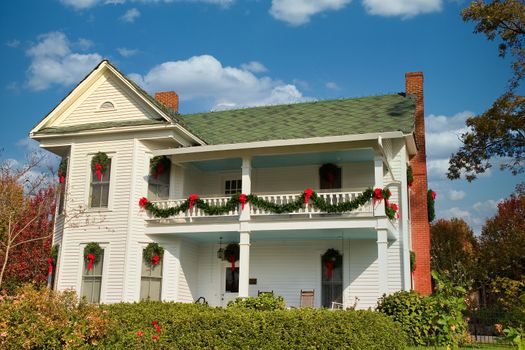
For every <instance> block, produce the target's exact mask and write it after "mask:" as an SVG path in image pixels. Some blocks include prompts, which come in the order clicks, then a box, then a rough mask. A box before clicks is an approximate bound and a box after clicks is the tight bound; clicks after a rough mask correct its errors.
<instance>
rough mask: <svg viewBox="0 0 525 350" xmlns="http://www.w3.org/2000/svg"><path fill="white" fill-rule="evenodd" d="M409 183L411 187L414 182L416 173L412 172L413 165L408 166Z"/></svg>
mask: <svg viewBox="0 0 525 350" xmlns="http://www.w3.org/2000/svg"><path fill="white" fill-rule="evenodd" d="M407 183H408V186H409V187H410V186H412V184H413V183H414V173H413V172H412V166H411V165H409V166H408V167H407Z"/></svg>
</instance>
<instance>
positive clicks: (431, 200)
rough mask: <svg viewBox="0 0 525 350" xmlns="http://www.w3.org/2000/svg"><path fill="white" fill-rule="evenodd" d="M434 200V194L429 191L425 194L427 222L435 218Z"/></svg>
mask: <svg viewBox="0 0 525 350" xmlns="http://www.w3.org/2000/svg"><path fill="white" fill-rule="evenodd" d="M435 199H436V192H434V191H432V190H431V189H429V190H428V192H427V209H428V222H432V221H433V220H434V219H435V218H436V208H435V201H436V200H435Z"/></svg>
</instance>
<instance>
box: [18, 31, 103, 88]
mask: <svg viewBox="0 0 525 350" xmlns="http://www.w3.org/2000/svg"><path fill="white" fill-rule="evenodd" d="M27 55H28V56H29V57H30V58H31V64H30V66H29V68H28V70H27V76H28V79H27V85H28V86H29V88H30V89H32V90H44V89H47V88H48V87H50V86H51V85H54V84H58V85H63V86H67V85H71V84H73V83H76V82H78V81H79V80H81V79H82V78H83V77H84V76H85V75H86V74H87V73H89V71H91V69H93V68H94V67H95V66H96V65H97V64H98V63H99V62H100V61H101V60H102V57H101V56H100V55H99V54H98V53H92V54H79V53H75V52H72V51H71V44H70V42H69V40H68V39H67V37H66V35H65V34H64V33H62V32H51V33H47V34H43V35H40V36H39V37H38V42H37V43H36V44H35V45H33V46H31V47H30V48H29V49H28V50H27Z"/></svg>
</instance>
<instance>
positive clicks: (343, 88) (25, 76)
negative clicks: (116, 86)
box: [0, 0, 524, 231]
mask: <svg viewBox="0 0 525 350" xmlns="http://www.w3.org/2000/svg"><path fill="white" fill-rule="evenodd" d="M467 4H468V2H467V1H461V0H389V1H382V0H353V1H350V0H273V1H270V0H266V1H265V0H180V1H177V0H174V1H170V0H50V1H5V2H2V3H1V5H0V62H1V63H2V74H1V75H0V89H1V94H0V102H1V104H2V106H3V108H2V110H1V112H0V116H1V118H2V121H4V128H2V129H1V130H0V136H1V140H2V142H0V147H2V148H3V149H4V155H3V156H4V158H5V157H8V158H14V159H19V158H21V157H22V156H23V154H24V152H25V151H26V149H27V147H28V142H27V133H28V132H29V130H30V129H31V128H32V127H33V126H34V125H35V124H36V123H37V122H38V121H39V120H40V119H41V118H42V117H43V116H44V115H45V114H46V113H47V112H49V111H50V110H51V109H52V108H53V107H54V106H55V105H56V104H57V103H58V102H59V101H60V100H61V99H62V98H63V97H64V96H65V95H66V94H67V93H68V92H69V91H70V90H71V88H72V87H73V86H74V84H76V83H77V82H78V81H79V80H80V79H81V78H82V77H83V76H84V75H85V74H86V73H87V72H89V70H90V69H91V68H93V67H94V65H95V64H96V63H97V62H98V61H99V60H101V59H102V58H108V59H110V60H111V61H112V62H113V63H114V64H115V65H116V66H117V67H118V68H119V69H120V70H121V71H123V72H124V73H125V74H128V75H129V76H130V77H132V78H133V79H134V80H135V81H137V82H138V83H139V84H141V85H142V86H143V87H144V88H146V89H147V90H148V91H149V92H154V91H159V90H167V89H169V90H175V91H177V92H178V93H179V95H180V97H181V112H182V113H188V112H196V111H206V110H210V109H214V108H231V107H236V106H239V107H244V106H251V105H259V104H275V103H288V102H296V101H303V100H308V99H328V98H340V97H355V96H366V95H375V94H382V93H391V92H401V91H403V90H404V73H405V72H408V71H423V72H424V74H425V104H426V105H425V110H426V122H427V150H428V156H429V181H430V186H431V187H432V188H433V189H434V190H435V191H436V192H437V193H438V197H437V208H438V217H453V216H458V217H463V218H465V219H466V220H467V221H468V222H469V223H470V224H471V225H472V226H473V227H474V228H475V230H476V231H479V228H480V225H481V224H482V223H483V221H484V220H485V218H486V217H488V216H491V215H493V213H494V212H495V208H496V203H497V202H498V201H499V200H500V199H502V198H505V197H508V195H509V194H510V193H512V191H513V189H514V186H515V184H516V183H518V182H520V181H523V180H524V178H523V176H521V177H515V176H512V175H510V174H509V173H507V172H500V171H499V170H497V169H493V170H492V171H490V172H489V173H488V174H487V175H484V176H483V177H481V178H480V179H479V180H477V181H476V182H474V183H470V184H469V183H467V182H465V181H463V180H461V181H454V182H451V181H448V180H446V179H445V177H444V173H445V170H446V168H447V160H448V156H449V155H450V153H452V152H453V151H454V150H455V149H457V147H458V144H459V143H458V139H457V135H458V134H459V133H460V132H461V131H462V129H463V128H464V120H465V118H466V117H468V116H469V115H473V114H477V113H481V112H483V111H484V110H485V109H486V108H487V107H488V106H490V104H491V102H492V101H493V100H494V99H495V98H496V97H497V96H499V95H500V94H501V93H502V92H503V91H504V89H505V87H506V83H507V79H508V78H509V77H510V75H511V71H510V68H509V62H508V61H506V60H503V59H501V58H499V57H498V56H497V44H496V43H491V42H488V41H487V40H486V39H485V38H484V37H483V36H481V35H476V34H473V33H472V30H473V26H472V25H471V24H465V23H463V22H462V20H461V17H460V15H459V12H460V10H461V9H462V8H464V7H465V6H467ZM29 9H30V10H29ZM29 147H30V144H29Z"/></svg>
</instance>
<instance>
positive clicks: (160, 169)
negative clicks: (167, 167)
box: [153, 163, 164, 178]
mask: <svg viewBox="0 0 525 350" xmlns="http://www.w3.org/2000/svg"><path fill="white" fill-rule="evenodd" d="M163 172H164V164H163V163H159V164H158V165H157V168H156V169H155V173H154V174H153V177H154V178H157V177H159V175H160V174H162V173H163Z"/></svg>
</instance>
